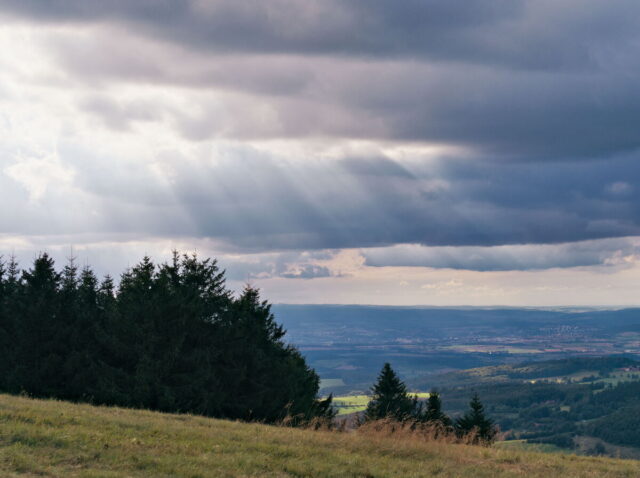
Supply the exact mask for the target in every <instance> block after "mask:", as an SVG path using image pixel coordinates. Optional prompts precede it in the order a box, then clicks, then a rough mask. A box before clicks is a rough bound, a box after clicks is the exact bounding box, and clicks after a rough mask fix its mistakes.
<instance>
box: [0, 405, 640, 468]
mask: <svg viewBox="0 0 640 478" xmlns="http://www.w3.org/2000/svg"><path fill="white" fill-rule="evenodd" d="M0 424H1V426H0V475H1V476H3V477H7V478H15V477H31V476H59V477H62V476H64V477H111V478H118V477H190V478H195V477H200V478H205V477H220V476H224V477H229V478H234V477H235V478H239V477H258V476H259V477H319V478H329V477H331V478H334V477H335V478H337V477H361V478H364V477H370V478H373V477H375V478H390V477H402V478H411V477H434V476H437V477H460V478H465V477H468V478H483V477H484V478H501V477H512V476H527V477H530V478H547V477H550V476H562V477H566V478H578V477H584V478H587V477H605V476H606V477H608V478H618V477H620V478H622V477H631V476H640V462H637V461H627V460H615V459H606V458H587V457H578V456H566V455H562V454H540V453H532V452H525V451H520V450H517V449H501V448H499V447H498V448H496V449H486V448H483V447H470V446H463V445H451V444H445V443H434V442H421V441H415V440H413V441H407V440H404V439H397V438H395V437H393V436H392V437H380V436H364V435H361V434H359V433H351V432H348V433H337V432H314V431H306V430H299V429H291V428H280V427H274V426H266V425H258V424H246V423H239V422H232V421H223V420H215V419H209V418H202V417H195V416H189V415H170V414H161V413H155V412H147V411H141V410H126V409H120V408H109V407H93V406H90V405H74V404H70V403H65V402H57V401H47V400H31V399H27V398H21V397H13V396H7V395H0ZM515 445H518V444H515ZM513 448H517V446H516V447H513Z"/></svg>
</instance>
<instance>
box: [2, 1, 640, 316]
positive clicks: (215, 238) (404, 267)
mask: <svg viewBox="0 0 640 478" xmlns="http://www.w3.org/2000/svg"><path fill="white" fill-rule="evenodd" d="M639 18H640V3H638V2H637V0H610V1H607V2H603V1H601V0H580V1H578V0H562V1H558V0H530V1H528V0H459V1H457V0H447V1H443V0H437V1H436V0H406V1H402V2H392V1H383V0H339V1H338V0H335V1H334V0H270V1H268V2H267V1H264V0H243V1H238V0H172V1H169V0H166V1H164V0H50V1H46V2H43V1H38V0H0V21H1V22H2V28H0V199H1V201H2V207H1V208H0V251H1V252H2V253H3V254H5V257H6V256H7V255H10V254H11V253H14V254H15V255H16V256H17V257H18V258H19V259H20V261H21V263H22V264H23V265H24V266H27V265H28V264H29V262H30V261H31V260H32V259H33V257H34V255H36V254H38V253H39V252H41V251H48V252H50V253H51V254H53V255H54V257H56V258H57V259H59V260H62V261H64V258H65V257H67V256H69V255H70V254H73V255H75V256H77V257H78V260H79V261H80V262H81V263H82V264H84V263H90V264H92V265H93V266H94V268H95V269H96V270H97V271H98V272H99V273H100V274H104V273H111V274H114V275H118V274H119V273H120V272H121V271H122V270H123V269H124V268H126V267H127V266H130V265H133V264H135V263H136V262H137V261H138V260H139V259H140V258H141V257H142V256H143V255H144V254H149V255H151V256H152V257H153V258H154V259H156V260H157V261H164V260H166V259H167V257H168V256H169V254H170V251H171V249H173V248H179V249H180V250H183V251H194V250H196V251H198V253H199V254H201V255H205V256H214V257H217V258H218V259H219V262H220V264H221V265H222V266H223V267H225V268H226V269H227V272H228V278H229V285H230V286H231V287H232V288H234V289H239V288H241V287H242V284H243V283H245V282H247V281H249V282H251V283H253V284H254V285H257V286H259V287H261V288H262V289H263V291H264V295H265V297H266V298H268V299H269V300H271V301H272V302H291V303H293V302H296V303H327V302H328V303H372V304H407V305H414V304H431V305H532V306H547V305H640V182H639V181H640V164H638V160H639V159H640V153H639V151H640V127H639V126H640V88H638V85H639V84H640V29H639V28H638V19H639Z"/></svg>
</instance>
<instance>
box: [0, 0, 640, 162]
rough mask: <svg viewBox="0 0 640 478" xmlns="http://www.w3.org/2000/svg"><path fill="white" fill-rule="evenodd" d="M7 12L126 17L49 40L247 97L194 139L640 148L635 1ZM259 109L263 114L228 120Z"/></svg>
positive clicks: (203, 123) (65, 1) (69, 7)
mask: <svg viewBox="0 0 640 478" xmlns="http://www.w3.org/2000/svg"><path fill="white" fill-rule="evenodd" d="M2 10H4V11H5V12H11V13H14V14H19V15H22V16H26V17H27V18H32V19H38V20H42V21H50V22H63V21H66V22H76V23H78V24H83V25H85V26H87V25H88V26H91V28H94V27H95V29H96V31H99V30H100V28H103V30H104V28H106V27H105V25H107V26H108V25H112V26H113V27H114V28H119V30H117V31H116V32H114V31H110V30H108V28H107V31H106V32H105V31H103V33H102V36H101V35H97V36H95V37H93V38H82V39H81V41H80V40H79V39H78V38H75V37H72V38H70V39H67V40H66V41H64V40H60V41H52V46H51V48H53V50H54V51H56V54H57V55H58V56H59V58H60V61H61V64H62V65H64V66H65V68H66V69H67V70H68V71H69V72H70V74H72V75H73V76H74V78H76V79H77V78H82V77H85V78H87V79H88V80H89V81H92V82H95V81H102V82H104V81H106V80H108V79H111V80H119V81H138V82H148V83H155V84H157V83H162V82H165V83H169V84H174V85H182V86H185V87H191V88H193V87H197V88H205V89H206V88H225V89H230V90H234V91H239V92H244V93H246V94H248V95H251V98H250V99H245V100H244V102H242V104H237V102H236V103H234V104H233V106H232V109H233V110H234V111H232V112H227V113H228V115H229V117H230V118H231V119H230V123H231V124H225V125H221V124H218V123H216V121H215V119H214V118H215V117H217V116H219V114H220V113H219V112H218V111H213V112H210V113H209V118H207V112H203V114H202V116H203V117H202V118H200V120H194V119H193V118H192V119H191V121H189V120H188V119H183V121H182V125H181V127H182V129H183V130H184V132H185V135H186V136H187V137H190V138H192V139H204V138H210V137H216V136H221V135H226V136H234V137H301V136H312V135H329V136H341V137H361V138H384V139H395V140H411V141H431V142H440V143H450V144H456V145H463V146H466V147H470V148H473V149H476V150H479V151H483V152H484V154H492V155H498V156H505V157H517V158H525V159H529V160H538V159H547V160H554V159H556V158H558V157H562V158H574V159H576V158H583V157H590V158H592V157H598V156H603V155H608V154H614V153H618V152H624V151H634V150H637V149H638V148H639V147H640V133H639V132H638V129H637V128H636V127H635V125H636V124H638V123H640V93H639V92H638V89H637V87H636V85H637V80H638V77H639V75H640V55H639V54H638V49H639V48H638V44H639V40H640V30H638V29H637V28H636V25H635V19H636V18H638V16H639V15H640V5H639V4H638V3H637V2H635V1H631V0H616V1H613V2H600V1H598V0H590V1H586V2H585V1H577V0H571V1H564V2H555V1H550V0H549V1H547V0H542V1H541V0H536V1H533V0H530V1H525V0H492V1H480V0H477V1H476V0H472V1H469V0H465V1H449V2H444V1H440V0H422V1H419V0H411V1H406V2H400V3H398V2H388V1H382V0H376V1H365V0H360V1H356V0H352V1H346V2H345V1H330V0H324V1H312V2H299V1H294V0H277V1H270V2H260V1H251V2H236V1H227V0H218V1H213V2H205V1H195V0H194V1H184V0H183V1H175V2H155V1H153V2H152V1H135V2H128V1H127V2H125V1H109V2H103V1H86V0H85V1H80V0H58V1H53V2H46V3H43V2H37V1H24V0H21V1H17V0H14V1H11V0H5V1H2V2H0V11H2ZM135 38H138V40H135ZM131 42H138V43H135V45H134V47H132V43H131ZM229 101H231V100H229ZM88 106H89V107H91V106H92V105H91V104H89V105H88ZM93 106H94V111H97V110H101V111H102V112H103V113H105V114H109V113H110V114H111V115H112V116H113V115H114V114H120V115H122V113H127V111H118V110H116V111H111V112H109V111H108V107H107V106H106V105H105V104H102V105H101V108H98V109H96V108H95V105H93ZM252 108H264V109H266V110H267V111H268V112H269V114H268V115H267V116H268V118H269V120H268V121H267V122H266V123H259V122H258V123H256V121H241V120H240V119H238V120H235V121H234V119H233V116H234V115H236V116H238V118H244V119H245V120H247V119H248V118H249V117H250V116H251V113H250V112H251V109H252ZM130 113H131V114H133V115H135V114H136V113H137V112H136V111H135V110H134V111H131V112H130Z"/></svg>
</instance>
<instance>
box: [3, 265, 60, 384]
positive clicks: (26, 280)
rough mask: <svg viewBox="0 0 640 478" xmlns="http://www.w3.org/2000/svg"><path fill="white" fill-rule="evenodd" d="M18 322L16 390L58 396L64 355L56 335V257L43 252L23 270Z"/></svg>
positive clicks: (58, 329)
mask: <svg viewBox="0 0 640 478" xmlns="http://www.w3.org/2000/svg"><path fill="white" fill-rule="evenodd" d="M22 282H23V284H21V287H20V297H19V299H18V302H19V303H18V304H17V307H16V310H15V311H14V312H15V313H16V318H15V326H16V338H17V340H18V343H19V347H17V349H16V367H15V369H14V374H15V383H14V386H15V387H17V390H16V389H15V388H14V391H18V392H20V391H23V390H24V391H26V392H28V393H30V394H33V395H35V396H40V397H47V396H51V397H54V396H58V392H59V386H60V377H59V376H58V373H59V371H60V369H61V364H62V361H63V358H62V357H61V356H60V355H59V354H58V353H57V351H59V350H60V347H59V346H58V343H57V342H56V339H58V338H59V337H60V329H61V328H60V310H59V304H60V301H59V295H58V293H59V288H60V274H59V273H58V272H56V270H55V269H54V263H53V259H52V258H51V257H49V255H48V254H46V253H44V254H42V255H40V256H39V257H37V258H36V260H35V261H34V263H33V268H32V269H30V270H28V271H23V273H22Z"/></svg>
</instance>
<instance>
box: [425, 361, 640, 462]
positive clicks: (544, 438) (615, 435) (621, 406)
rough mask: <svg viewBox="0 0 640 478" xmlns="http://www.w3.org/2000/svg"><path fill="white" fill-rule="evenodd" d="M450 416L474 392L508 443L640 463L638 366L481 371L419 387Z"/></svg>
mask: <svg viewBox="0 0 640 478" xmlns="http://www.w3.org/2000/svg"><path fill="white" fill-rule="evenodd" d="M414 385H415V386H417V387H420V388H422V389H425V390H428V389H430V388H431V387H436V388H437V389H438V390H439V391H440V392H441V394H442V397H443V403H444V405H445V408H446V409H447V411H448V412H449V413H452V414H454V415H455V414H458V413H461V412H462V411H463V410H464V409H465V407H466V406H467V402H468V399H469V396H470V395H471V393H472V391H474V392H477V393H479V394H480V396H481V397H482V399H483V402H484V403H485V406H486V408H487V410H488V412H489V414H490V415H491V416H492V417H493V418H494V419H495V420H496V422H497V423H498V425H499V426H500V427H501V429H502V430H503V432H507V434H508V435H507V436H508V437H509V438H512V439H517V440H525V441H526V442H528V443H530V444H531V443H539V444H549V445H554V446H557V447H560V448H563V449H567V450H573V451H580V452H582V453H587V454H608V455H610V456H625V457H632V458H640V433H639V432H638V430H640V362H638V361H635V360H631V359H629V358H627V357H615V356H611V357H581V358H568V359H562V360H550V361H541V362H527V363H523V364H517V365H501V366H495V367H482V368H476V369H470V370H463V371H458V372H450V373H445V374H441V375H437V376H430V375H428V376H425V377H424V379H423V380H420V379H417V380H416V381H415V382H414Z"/></svg>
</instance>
